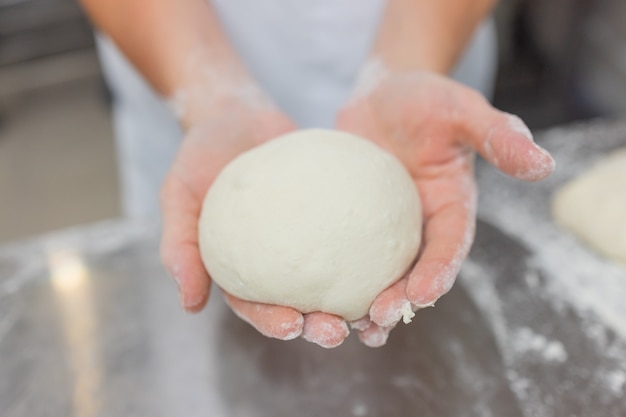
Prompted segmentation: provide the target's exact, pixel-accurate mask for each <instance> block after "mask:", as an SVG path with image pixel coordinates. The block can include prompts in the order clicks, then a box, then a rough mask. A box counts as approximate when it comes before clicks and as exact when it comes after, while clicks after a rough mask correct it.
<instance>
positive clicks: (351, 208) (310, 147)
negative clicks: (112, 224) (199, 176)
mask: <svg viewBox="0 0 626 417" xmlns="http://www.w3.org/2000/svg"><path fill="white" fill-rule="evenodd" d="M421 229H422V213H421V205H420V200H419V196H418V194H417V190H416V187H415V184H414V183H413V180H412V179H411V177H410V175H409V173H408V172H407V171H406V169H405V168H404V166H403V165H402V164H401V163H400V161H398V160H397V159H396V158H395V157H394V156H392V155H390V154H389V153H387V152H385V151H383V150H382V149H381V148H379V147H378V146H376V145H374V144H373V143H371V142H369V141H366V140H364V139H362V138H359V137H357V136H354V135H351V134H348V133H343V132H338V131H332V130H320V129H312V130H301V131H296V132H293V133H289V134H287V135H283V136H280V137H278V138H276V139H274V140H271V141H270V142H267V143H265V144H263V145H261V146H259V147H257V148H254V149H252V150H250V151H248V152H246V153H244V154H242V155H240V156H239V157H237V158H236V159H235V160H233V161H232V162H231V163H230V164H228V165H227V166H226V167H225V168H224V169H223V171H222V172H221V173H220V174H219V176H218V177H217V179H216V180H215V182H214V183H213V185H212V186H211V188H210V189H209V191H208V193H207V195H206V198H205V200H204V205H203V207H202V214H201V217H200V225H199V237H200V249H201V253H202V259H203V261H204V265H205V266H206V268H207V271H208V272H209V274H210V275H211V277H212V278H213V279H214V280H215V282H217V284H218V285H219V286H220V287H222V288H223V289H224V290H225V291H227V292H229V293H230V294H233V295H235V296H237V297H239V298H242V299H244V300H250V301H255V302H260V303H267V304H277V305H284V306H290V307H293V308H295V309H297V310H299V311H301V312H303V313H309V312H313V311H323V312H326V313H332V314H337V315H339V316H342V317H344V318H346V319H347V320H355V319H359V318H361V317H363V316H365V315H366V314H367V313H368V310H369V307H370V305H371V303H372V301H373V300H374V298H375V297H376V296H377V295H378V294H379V293H380V292H381V291H382V290H384V289H385V288H387V287H388V286H389V285H391V284H392V283H394V282H395V281H396V280H398V279H399V278H401V277H402V275H403V274H404V273H405V272H406V271H407V269H408V268H409V266H410V265H411V263H412V262H413V260H414V259H415V257H416V255H417V251H418V249H419V245H420V238H421Z"/></svg>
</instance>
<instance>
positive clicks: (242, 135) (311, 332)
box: [161, 100, 349, 347]
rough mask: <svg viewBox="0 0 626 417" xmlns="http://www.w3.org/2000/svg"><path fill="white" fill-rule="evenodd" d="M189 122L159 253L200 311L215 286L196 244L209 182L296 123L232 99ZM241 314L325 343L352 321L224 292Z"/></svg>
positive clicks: (187, 304)
mask: <svg viewBox="0 0 626 417" xmlns="http://www.w3.org/2000/svg"><path fill="white" fill-rule="evenodd" d="M194 120H195V121H194V122H192V123H190V124H188V128H187V133H186V137H185V139H184V141H183V143H182V145H181V147H180V150H179V152H178V155H177V157H176V159H175V161H174V163H173V165H172V167H171V169H170V171H169V173H168V175H167V177H166V180H165V182H164V184H163V188H162V191H161V209H162V214H163V236H162V239H161V258H162V261H163V264H164V265H165V267H166V268H167V270H168V271H169V272H170V274H171V275H172V276H173V277H174V279H175V280H176V282H177V284H178V287H179V296H180V300H181V303H182V306H183V308H184V309H185V310H186V311H188V312H199V311H200V310H202V309H203V307H204V306H205V304H206V302H207V300H208V297H209V291H210V287H211V278H210V277H209V275H208V273H207V271H206V269H205V267H204V264H203V262H202V259H201V257H200V249H199V247H198V220H199V217H200V212H201V208H202V203H203V200H204V196H205V194H206V193H207V191H208V189H209V187H210V186H211V184H212V183H213V181H214V180H215V178H216V177H217V175H218V174H219V172H220V171H221V170H222V168H223V167H224V166H225V165H226V164H228V163H229V162H230V161H231V160H232V159H234V158H235V157H237V156H238V155H239V154H241V153H242V152H245V151H247V150H249V149H251V148H253V147H254V146H258V145H260V144H262V143H264V142H266V141H268V140H270V139H272V138H275V137H277V136H279V135H282V134H284V133H287V132H289V131H291V130H294V129H295V126H294V124H293V123H292V122H291V121H290V120H289V119H288V118H287V117H286V116H285V115H284V114H282V113H281V112H279V111H278V110H275V109H273V108H269V107H262V108H261V107H259V106H250V105H245V104H242V103H241V102H239V101H236V100H234V102H231V101H228V102H226V103H224V104H222V105H221V106H220V110H219V111H215V108H213V110H212V111H211V112H209V113H207V115H206V116H205V117H204V118H200V117H195V118H194ZM224 297H225V299H226V302H227V303H228V305H229V306H230V307H231V309H232V310H233V311H234V312H235V314H237V316H239V317H240V318H241V319H243V320H245V321H246V322H248V323H250V324H251V325H252V326H253V327H254V328H255V329H257V330H258V331H259V332H260V333H261V334H263V335H265V336H267V337H272V338H276V339H281V340H290V339H294V338H296V337H298V336H302V337H303V338H304V339H306V340H309V341H311V342H313V343H317V344H319V345H321V346H324V347H335V346H338V345H339V344H341V342H343V340H344V339H345V338H346V336H347V335H348V333H349V331H348V326H347V324H346V323H345V321H344V320H343V319H342V318H340V317H337V316H334V315H331V314H326V313H320V312H315V313H310V314H305V315H303V314H302V313H301V312H299V311H297V310H295V309H293V308H290V307H285V306H276V305H267V304H259V303H253V302H250V301H244V300H241V299H238V298H236V297H234V296H232V295H230V294H226V293H224Z"/></svg>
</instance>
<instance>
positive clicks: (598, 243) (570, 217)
mask: <svg viewBox="0 0 626 417" xmlns="http://www.w3.org/2000/svg"><path fill="white" fill-rule="evenodd" d="M553 213H554V218H555V220H556V221H557V223H559V224H560V225H562V226H563V227H565V228H567V229H569V230H570V231H572V232H573V233H574V234H575V235H577V236H578V237H580V238H581V239H583V240H584V241H585V242H587V243H588V244H590V245H591V246H592V247H593V248H595V249H596V250H597V251H598V252H600V253H602V254H603V255H605V256H607V257H609V258H612V259H615V260H617V261H619V262H621V263H623V264H624V265H626V149H621V150H619V151H616V152H614V153H612V154H611V155H609V156H608V157H606V158H605V159H603V160H601V161H599V162H598V163H597V164H596V165H595V166H594V167H592V168H591V169H590V170H589V171H588V172H586V173H584V174H583V175H581V176H580V177H578V178H576V179H574V180H573V181H571V182H570V183H568V184H566V185H565V186H564V187H563V188H561V189H560V190H559V191H558V192H557V194H556V196H555V198H554V201H553Z"/></svg>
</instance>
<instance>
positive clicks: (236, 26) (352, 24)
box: [96, 0, 496, 217]
mask: <svg viewBox="0 0 626 417" xmlns="http://www.w3.org/2000/svg"><path fill="white" fill-rule="evenodd" d="M212 3H213V5H214V7H215V10H216V12H217V14H218V16H219V18H220V21H221V23H222V26H223V28H224V30H225V31H226V33H227V35H228V37H229V39H230V41H231V42H232V44H233V46H234V48H235V49H236V50H237V52H238V53H239V56H240V57H241V59H242V60H243V61H244V62H245V64H246V66H247V68H248V69H249V71H250V72H251V73H252V75H253V76H254V77H255V78H256V80H257V81H258V82H259V83H260V84H261V86H262V87H263V88H264V89H265V91H266V92H267V93H268V94H269V95H270V96H271V97H272V98H273V99H274V101H275V102H276V103H277V104H278V106H279V107H280V108H281V109H282V110H283V111H284V112H285V113H286V114H288V115H289V116H290V117H291V118H292V120H294V121H295V122H296V123H298V125H299V126H301V127H332V124H333V121H334V118H335V114H336V112H337V110H338V109H339V108H340V107H341V105H342V104H343V103H344V101H345V100H346V98H348V96H349V94H350V92H351V89H352V86H353V83H354V80H355V77H356V74H357V72H358V71H359V69H360V67H361V65H362V64H363V63H364V61H365V60H366V58H367V56H368V53H369V50H370V46H371V44H372V42H373V40H374V37H375V34H376V32H377V28H378V24H379V20H380V17H381V15H382V12H383V9H384V5H385V1H384V0H264V1H258V0H213V2H212ZM96 40H97V46H98V51H99V53H100V59H101V62H102V66H103V71H104V75H105V77H106V80H107V82H108V84H109V86H110V88H111V90H112V93H113V96H114V105H113V120H114V127H115V135H116V142H117V150H118V161H119V168H120V177H121V185H122V201H123V210H124V214H125V215H127V216H131V217H138V216H142V217H143V216H153V215H158V193H159V188H160V185H161V183H162V181H163V178H164V177H165V175H166V173H167V170H168V168H169V166H170V164H171V162H172V159H173V158H174V155H175V154H176V150H177V149H178V146H179V144H180V141H181V140H182V132H181V131H180V128H179V127H178V125H177V122H176V120H175V118H174V116H173V115H172V113H171V111H170V109H169V108H168V106H167V104H166V103H165V101H164V100H162V99H161V98H160V97H159V96H158V95H157V94H156V93H155V92H154V91H153V90H152V89H151V88H150V86H149V85H148V84H147V83H146V82H145V81H144V80H143V79H142V77H141V75H140V74H139V73H138V72H137V71H136V70H135V69H134V68H133V67H132V65H131V64H130V63H129V62H128V61H127V60H126V59H125V57H124V56H123V55H122V54H121V53H120V52H119V51H118V50H117V48H116V47H115V45H114V44H113V43H112V42H111V41H109V40H108V39H107V38H105V37H104V36H101V35H98V36H97V39H96ZM495 69H496V42H495V30H494V27H493V24H492V22H490V21H488V22H486V23H484V24H483V25H482V26H481V27H480V29H479V30H478V31H477V32H476V34H475V35H474V39H473V40H472V42H471V44H470V46H469V47H468V49H467V51H466V52H465V55H464V57H463V59H462V60H461V62H460V64H459V65H458V67H457V68H456V70H455V71H454V74H453V76H454V78H455V79H457V80H459V81H461V82H463V83H465V84H467V85H469V86H471V87H474V88H476V89H477V90H479V91H481V92H482V93H483V94H485V96H487V97H490V95H491V92H492V87H493V81H494V78H495Z"/></svg>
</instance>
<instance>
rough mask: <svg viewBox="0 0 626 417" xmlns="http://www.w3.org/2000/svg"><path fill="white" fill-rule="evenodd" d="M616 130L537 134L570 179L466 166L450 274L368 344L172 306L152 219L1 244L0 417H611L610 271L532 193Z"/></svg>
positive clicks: (624, 345) (617, 371)
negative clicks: (312, 338) (269, 331)
mask: <svg viewBox="0 0 626 417" xmlns="http://www.w3.org/2000/svg"><path fill="white" fill-rule="evenodd" d="M625 137H626V126H624V125H617V124H611V125H606V126H605V125H604V124H602V123H597V124H593V125H581V126H576V127H573V128H571V129H564V130H557V131H551V132H548V133H547V134H545V135H544V136H543V138H542V139H543V144H544V145H545V146H546V147H547V148H548V149H549V150H552V151H554V152H555V155H556V157H557V161H558V163H559V165H560V166H570V165H571V166H573V167H575V168H571V169H564V170H562V171H560V172H559V173H557V175H555V177H554V178H553V179H551V180H550V181H547V182H545V183H542V184H532V185H529V184H521V183H519V182H516V181H514V180H512V179H509V178H506V177H504V176H503V175H500V174H498V173H497V172H496V171H495V170H494V169H493V168H490V167H487V166H484V165H483V164H479V167H478V178H479V184H480V185H481V193H482V194H481V208H480V218H481V219H483V220H481V221H480V222H479V225H478V232H477V239H476V243H475V246H474V249H473V251H472V254H471V256H470V259H469V260H468V261H467V262H466V264H465V265H464V269H463V273H462V276H461V278H460V279H459V281H458V282H457V284H456V285H455V287H454V289H453V290H452V291H451V292H450V293H449V294H448V295H447V296H446V297H444V298H443V299H442V300H440V302H438V303H437V306H436V307H435V308H430V309H426V310H422V311H420V312H418V314H417V316H416V317H415V320H414V322H413V323H412V324H410V325H400V326H399V327H398V328H397V329H396V330H394V331H393V332H392V334H391V337H390V339H389V342H388V344H387V345H386V346H385V347H384V348H380V349H370V348H367V347H364V346H362V345H361V344H360V343H358V341H357V338H356V337H355V336H354V335H352V336H351V337H350V338H349V339H348V340H347V341H346V342H345V343H344V344H343V345H342V346H341V347H339V348H337V349H334V350H324V349H322V348H319V347H317V346H314V345H311V344H309V343H306V342H304V341H302V340H296V341H292V342H280V341H275V340H270V339H266V338H264V337H262V336H260V335H258V334H257V333H256V332H255V331H254V330H253V329H252V328H250V327H249V326H248V325H247V324H245V323H243V322H241V321H240V320H239V319H237V318H236V317H235V316H234V315H233V314H232V313H231V312H230V311H229V310H228V309H227V308H226V307H225V306H224V304H223V302H222V301H221V300H220V297H219V293H218V291H214V293H213V295H212V299H211V301H210V303H209V307H208V309H207V310H206V311H204V312H203V313H201V314H199V315H188V314H185V313H183V312H182V311H181V310H180V308H179V306H178V300H177V297H176V288H175V284H174V283H173V281H171V280H170V279H169V278H168V277H167V276H166V274H165V272H164V271H163V269H162V267H161V266H160V264H159V260H158V234H159V232H158V229H157V226H156V224H153V223H141V224H140V223H130V222H110V223H103V224H99V225H95V226H91V227H86V228H78V229H74V230H69V231H66V232H62V233H59V234H53V235H49V236H46V237H43V238H41V239H38V240H35V241H32V242H27V243H24V244H18V245H11V246H5V247H4V248H1V249H0V415H1V416H2V417H18V416H19V417H21V416H29V417H37V416H77V417H92V416H93V417H95V416H113V417H114V416H164V417H165V416H186V417H194V416H238V417H239V416H241V417H244V416H246V417H247V416H255V417H264V416H268V417H270V416H271V417H281V416H290V417H291V416H302V417H308V416H356V417H362V416H385V417H393V416H402V417H406V416H423V417H427V416H433V417H434V416H436V417H448V416H450V417H459V416H507V417H535V416H548V417H549V416H616V417H617V416H624V415H626V334H625V333H624V328H623V326H624V325H626V323H624V321H626V316H625V315H623V310H622V309H623V308H625V307H624V306H622V304H624V303H623V302H622V303H620V302H618V301H619V300H621V301H623V300H624V299H626V298H622V295H623V294H626V269H624V268H623V267H621V266H619V265H617V264H613V263H611V262H609V261H606V260H604V259H602V258H599V257H598V256H596V255H595V254H594V253H593V252H592V251H591V250H589V249H587V248H586V247H584V246H583V245H582V244H581V243H579V242H578V241H576V239H574V238H573V237H571V236H569V235H568V234H567V233H566V232H564V231H561V230H559V229H558V227H556V226H554V225H552V224H551V223H550V220H549V219H550V217H549V216H550V214H549V198H550V195H551V193H552V191H553V190H554V189H555V188H556V187H558V186H559V185H560V184H562V183H563V182H564V181H566V180H567V179H568V178H570V177H571V176H572V175H574V174H576V173H577V172H579V171H582V170H583V169H584V168H585V167H586V166H588V163H589V162H591V161H593V160H595V159H596V158H598V157H599V156H600V155H602V154H603V153H604V152H605V151H608V150H610V149H612V148H615V147H617V146H619V145H620V144H621V145H624V146H626V139H624V138H625ZM588 277H589V278H588ZM590 280H591V281H593V282H592V283H589V282H590ZM587 284H589V285H587ZM620 320H621V321H620Z"/></svg>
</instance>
